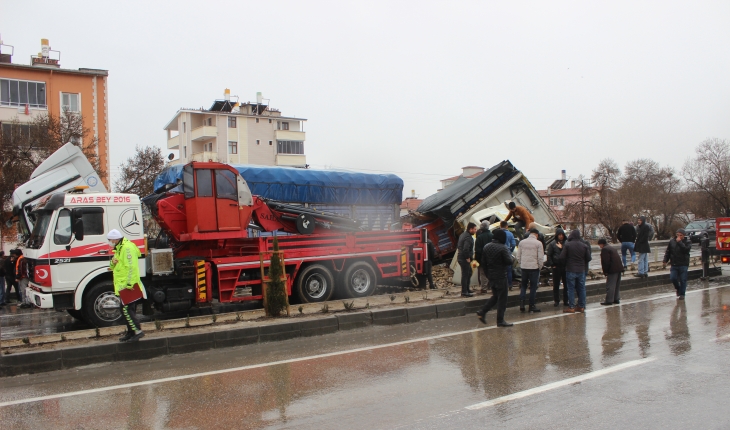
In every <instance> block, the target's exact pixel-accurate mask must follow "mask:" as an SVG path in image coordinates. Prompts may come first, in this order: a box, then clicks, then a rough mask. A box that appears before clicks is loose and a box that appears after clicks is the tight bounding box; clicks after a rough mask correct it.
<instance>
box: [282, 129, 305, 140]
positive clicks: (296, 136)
mask: <svg viewBox="0 0 730 430" xmlns="http://www.w3.org/2000/svg"><path fill="white" fill-rule="evenodd" d="M305 135H306V133H305V132H303V131H289V130H276V140H300V141H304V140H306V139H305Z"/></svg>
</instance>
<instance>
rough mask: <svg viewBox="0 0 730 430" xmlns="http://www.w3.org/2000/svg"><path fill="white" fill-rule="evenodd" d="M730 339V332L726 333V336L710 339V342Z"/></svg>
mask: <svg viewBox="0 0 730 430" xmlns="http://www.w3.org/2000/svg"><path fill="white" fill-rule="evenodd" d="M726 339H730V334H726V335H724V336H719V337H716V338H714V339H710V342H720V341H721V340H726Z"/></svg>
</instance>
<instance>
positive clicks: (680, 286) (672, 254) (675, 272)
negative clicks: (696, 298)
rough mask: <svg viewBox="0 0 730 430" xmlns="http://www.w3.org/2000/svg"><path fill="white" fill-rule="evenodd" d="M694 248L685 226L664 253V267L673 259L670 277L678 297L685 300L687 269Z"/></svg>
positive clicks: (678, 231)
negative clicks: (690, 253) (686, 233)
mask: <svg viewBox="0 0 730 430" xmlns="http://www.w3.org/2000/svg"><path fill="white" fill-rule="evenodd" d="M691 250H692V242H691V241H690V240H689V239H688V238H687V236H686V235H685V231H684V229H683V228H680V229H679V230H677V234H676V236H675V237H674V239H672V240H670V241H669V244H668V245H667V250H666V252H665V253H664V260H663V262H662V267H664V268H666V267H667V263H669V262H670V261H671V263H672V268H671V269H670V271H669V279H670V280H671V281H672V284H674V289H676V290H677V298H678V299H679V300H684V293H685V292H686V291H687V271H688V270H689V252H690V251H691Z"/></svg>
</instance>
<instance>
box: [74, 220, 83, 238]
mask: <svg viewBox="0 0 730 430" xmlns="http://www.w3.org/2000/svg"><path fill="white" fill-rule="evenodd" d="M74 237H75V238H76V240H79V241H81V240H84V221H83V220H82V219H81V218H78V219H77V220H76V221H74Z"/></svg>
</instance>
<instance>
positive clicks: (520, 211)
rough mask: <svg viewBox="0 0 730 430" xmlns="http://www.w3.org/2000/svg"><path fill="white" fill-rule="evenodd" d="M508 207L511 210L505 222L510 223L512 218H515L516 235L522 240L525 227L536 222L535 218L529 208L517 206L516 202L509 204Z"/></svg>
mask: <svg viewBox="0 0 730 430" xmlns="http://www.w3.org/2000/svg"><path fill="white" fill-rule="evenodd" d="M507 207H508V208H509V214H507V217H506V218H505V219H504V221H509V220H510V219H511V218H514V221H515V235H516V236H517V238H518V239H522V238H523V237H524V235H525V227H527V226H529V225H530V224H531V223H533V222H535V218H534V217H533V216H532V214H531V213H530V211H528V210H527V208H524V207H522V206H517V205H516V204H515V202H509V204H508V205H507Z"/></svg>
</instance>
